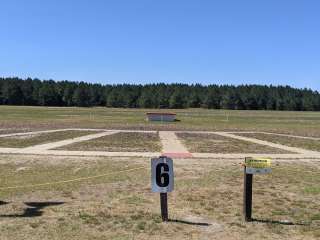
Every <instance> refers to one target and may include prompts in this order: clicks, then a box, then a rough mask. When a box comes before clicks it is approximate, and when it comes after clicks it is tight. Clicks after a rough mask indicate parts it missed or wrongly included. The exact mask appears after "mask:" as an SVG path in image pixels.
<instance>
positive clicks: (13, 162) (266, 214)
mask: <svg viewBox="0 0 320 240" xmlns="http://www.w3.org/2000/svg"><path fill="white" fill-rule="evenodd" d="M149 161H150V160H149V159H140V158H139V159H136V158H135V159H133V158H117V159H113V158H93V157H92V158H79V157H77V158H75V157H74V158H72V157H68V158H67V157H47V158H46V159H44V158H43V157H35V156H26V157H25V158H24V159H21V158H19V157H18V156H3V157H1V158H0V164H1V167H0V176H1V178H0V179H1V182H0V186H10V185H18V184H28V183H37V182H43V181H55V180H61V179H71V178H75V177H83V176H89V175H91V176H92V175H96V174H101V173H105V172H113V173H114V175H112V176H109V177H104V178H99V179H95V180H90V181H88V182H81V183H72V184H66V185H57V186H50V187H42V188H34V189H32V188H31V189H19V190H11V191H4V190H1V191H0V197H1V200H2V201H4V202H2V204H1V206H0V232H1V237H0V239H9V240H10V239H34V240H40V239H79V240H83V239H176V240H178V239H318V238H319V237H320V230H319V229H320V212H319V201H320V188H319V180H320V171H319V170H320V169H319V166H318V165H317V164H312V163H299V162H291V163H281V162H280V164H278V165H275V166H274V167H273V173H272V174H269V175H261V176H255V177H254V195H253V198H254V208H253V216H254V218H256V219H257V220H259V221H256V222H253V223H245V222H243V221H242V184H243V183H242V181H243V172H242V171H243V170H242V169H241V166H240V165H239V164H237V162H232V161H229V162H228V161H216V162H211V161H207V160H203V159H193V160H191V159H189V160H188V159H186V160H184V161H178V160H176V161H175V175H176V178H175V190H174V192H172V193H170V194H169V216H170V218H171V219H175V220H178V221H176V222H169V223H167V224H164V223H161V219H160V217H159V194H156V193H151V191H150V170H149ZM137 166H146V169H145V170H138V171H137V172H132V173H126V174H116V173H117V171H119V170H121V169H128V168H131V167H137ZM30 202H36V203H30ZM5 203H7V204H5ZM25 203H26V204H25ZM57 203H62V204H61V205H55V204H57ZM41 205H42V206H43V208H41V209H40V206H41ZM197 223H205V224H208V226H205V225H197Z"/></svg>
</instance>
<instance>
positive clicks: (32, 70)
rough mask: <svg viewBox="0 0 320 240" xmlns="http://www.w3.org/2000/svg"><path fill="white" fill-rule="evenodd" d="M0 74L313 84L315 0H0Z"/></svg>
mask: <svg viewBox="0 0 320 240" xmlns="http://www.w3.org/2000/svg"><path fill="white" fill-rule="evenodd" d="M0 9H1V12H0V58H1V60H0V76H3V77H7V76H18V77H22V78H25V77H28V76H30V77H38V78H40V79H55V80H65V79H66V80H72V81H88V82H99V83H151V82H183V83H196V82H198V83H203V84H213V83H215V84H244V83H247V84H249V83H256V84H275V85H278V84H284V85H286V84H288V85H291V86H294V87H300V88H303V87H308V88H312V89H317V90H320V1H319V0H241V1H240V0H220V1H215V0H193V1H191V0H73V1H71V0H20V1H19V0H1V4H0Z"/></svg>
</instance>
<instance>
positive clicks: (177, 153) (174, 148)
mask: <svg viewBox="0 0 320 240" xmlns="http://www.w3.org/2000/svg"><path fill="white" fill-rule="evenodd" d="M70 130H78V131H92V132H97V131H100V132H99V133H94V134H90V135H86V136H82V137H77V138H73V139H66V140H63V141H58V142H52V143H46V144H40V145H35V146H31V147H27V148H0V154H28V155H29V154H30V155H53V156H106V157H156V156H159V155H160V154H165V155H167V156H171V157H174V158H186V159H187V158H191V157H194V158H199V159H200V158H203V159H217V160H218V159H219V160H221V159H243V158H244V157H247V156H252V157H255V156H259V157H261V156H264V157H271V158H273V159H288V160H291V159H318V160H320V153H319V152H315V151H310V150H305V149H301V148H294V147H288V146H285V145H281V144H275V143H271V142H267V141H262V140H258V139H255V138H249V137H243V136H238V135H234V134H232V133H231V132H205V131H177V132H188V133H211V134H217V135H221V136H224V137H229V138H234V139H237V140H242V141H248V142H252V143H256V144H261V145H264V146H270V147H274V148H279V149H283V150H286V151H289V152H293V153H292V154H250V153H243V154H216V153H190V152H189V151H188V149H187V148H186V147H185V146H184V145H183V144H182V142H181V141H180V139H179V138H178V137H177V136H176V132H174V131H160V132H159V136H160V139H161V143H162V146H163V149H162V153H159V152H104V151H67V150H50V149H54V148H58V147H61V146H65V145H69V144H72V143H76V142H82V141H87V140H91V139H95V138H99V137H103V136H106V135H111V134H115V133H117V132H145V133H155V132H156V131H140V130H107V129H82V128H69V129H56V130H46V131H34V132H25V133H12V134H4V135H0V137H2V136H3V137H4V136H19V135H28V134H38V133H50V132H59V131H70ZM101 131H102V132H101ZM234 133H235V132H234ZM266 134H273V133H266ZM275 135H277V134H275ZM281 135H285V134H281ZM289 136H291V135H289ZM293 137H301V138H305V137H302V136H293ZM306 138H308V139H310V138H309V137H306ZM311 139H312V138H311ZM295 153H296V154H295Z"/></svg>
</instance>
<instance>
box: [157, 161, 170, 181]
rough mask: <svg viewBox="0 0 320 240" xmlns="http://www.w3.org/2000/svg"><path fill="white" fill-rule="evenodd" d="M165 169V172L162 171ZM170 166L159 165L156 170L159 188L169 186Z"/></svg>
mask: <svg viewBox="0 0 320 240" xmlns="http://www.w3.org/2000/svg"><path fill="white" fill-rule="evenodd" d="M162 169H163V170H162ZM167 172H169V166H168V164H166V163H159V164H158V165H157V168H156V182H157V185H158V186H159V187H167V186H168V185H169V174H168V173H167Z"/></svg>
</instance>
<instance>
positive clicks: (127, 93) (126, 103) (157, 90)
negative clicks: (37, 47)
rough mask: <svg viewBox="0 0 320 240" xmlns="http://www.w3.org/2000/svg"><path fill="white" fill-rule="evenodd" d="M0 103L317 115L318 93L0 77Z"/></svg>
mask: <svg viewBox="0 0 320 240" xmlns="http://www.w3.org/2000/svg"><path fill="white" fill-rule="evenodd" d="M0 104H12V105H42V106H82V107H90V106H109V107H125V108H138V107H140V108H186V107H192V108H198V107H203V108H213V109H219V108H224V109H247V110H290V111H291V110H297V111H319V110H320V94H319V92H317V91H312V90H310V89H295V88H291V87H289V86H272V85H271V86H261V85H240V86H232V85H209V86H202V85H200V84H195V85H187V84H164V83H159V84H146V85H130V84H117V85H101V84H89V83H84V82H69V81H59V82H55V81H53V80H49V81H47V80H45V81H42V80H39V79H31V78H27V79H26V80H22V79H19V78H0Z"/></svg>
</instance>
